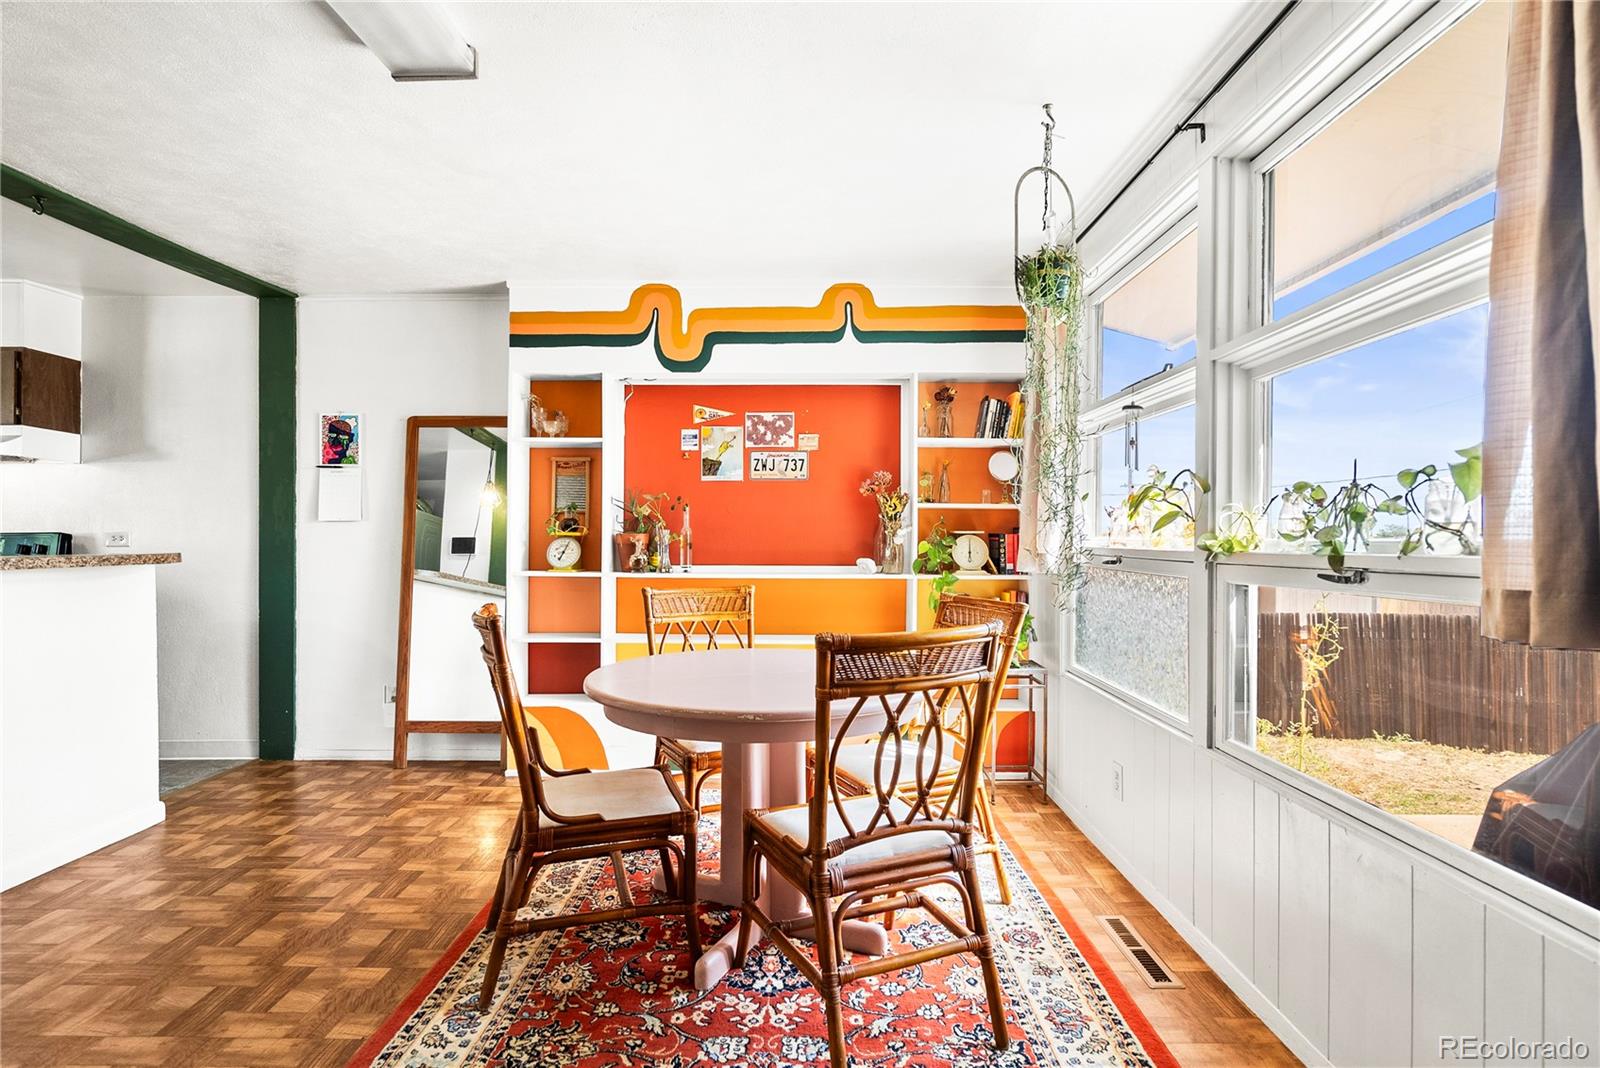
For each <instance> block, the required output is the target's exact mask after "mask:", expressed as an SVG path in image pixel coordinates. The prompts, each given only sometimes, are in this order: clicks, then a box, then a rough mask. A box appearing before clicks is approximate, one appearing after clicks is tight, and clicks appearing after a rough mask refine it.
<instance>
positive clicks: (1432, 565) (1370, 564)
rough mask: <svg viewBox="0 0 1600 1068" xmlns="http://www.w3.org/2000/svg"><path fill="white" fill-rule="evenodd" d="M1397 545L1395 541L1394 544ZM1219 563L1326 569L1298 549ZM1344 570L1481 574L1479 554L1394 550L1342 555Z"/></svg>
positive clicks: (1235, 557)
mask: <svg viewBox="0 0 1600 1068" xmlns="http://www.w3.org/2000/svg"><path fill="white" fill-rule="evenodd" d="M1397 544H1398V543H1397ZM1216 563H1217V564H1218V565H1219V566H1222V565H1227V564H1242V565H1246V566H1249V567H1282V568H1293V569H1295V570H1297V571H1319V572H1320V571H1329V572H1331V571H1332V570H1333V569H1332V568H1331V567H1329V566H1328V560H1327V558H1326V557H1323V556H1316V555H1313V554H1312V553H1301V552H1273V551H1270V550H1257V551H1255V552H1248V553H1235V554H1234V555H1232V556H1222V557H1218V558H1217V560H1216ZM1344 565H1345V570H1346V571H1351V570H1355V569H1360V570H1363V571H1373V572H1377V573H1379V574H1385V575H1438V576H1440V577H1442V578H1478V577H1479V576H1480V575H1482V573H1483V557H1481V556H1432V555H1428V554H1426V553H1414V554H1413V555H1411V556H1400V555H1398V554H1397V553H1394V552H1388V553H1385V552H1375V553H1351V554H1349V555H1348V556H1346V557H1345V558H1344Z"/></svg>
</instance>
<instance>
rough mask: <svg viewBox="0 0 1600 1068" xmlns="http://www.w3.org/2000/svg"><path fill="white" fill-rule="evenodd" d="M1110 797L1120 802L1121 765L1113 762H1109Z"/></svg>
mask: <svg viewBox="0 0 1600 1068" xmlns="http://www.w3.org/2000/svg"><path fill="white" fill-rule="evenodd" d="M1111 796H1112V797H1114V798H1116V799H1117V800H1118V801H1121V800H1122V765H1121V764H1118V763H1117V762H1116V761H1115V760H1113V761H1112V762H1111Z"/></svg>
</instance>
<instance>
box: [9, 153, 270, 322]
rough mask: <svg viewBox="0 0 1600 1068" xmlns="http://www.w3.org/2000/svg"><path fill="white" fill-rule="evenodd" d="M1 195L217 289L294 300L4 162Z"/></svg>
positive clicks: (267, 284) (268, 284) (259, 280)
mask: <svg viewBox="0 0 1600 1068" xmlns="http://www.w3.org/2000/svg"><path fill="white" fill-rule="evenodd" d="M0 196H4V197H6V198H7V199H8V200H15V201H17V202H18V203H19V204H26V205H27V206H28V207H29V208H32V209H34V210H35V211H42V212H43V214H45V215H48V216H49V217H50V218H52V219H59V220H60V221H62V222H64V223H66V224H68V225H69V226H76V227H77V228H78V229H80V230H84V231H87V232H88V233H91V234H94V235H95V236H96V237H103V238H105V239H106V240H107V241H110V242H112V243H113V244H117V245H121V246H122V247H123V248H126V249H132V250H133V251H134V252H137V253H139V254H140V255H141V256H149V257H150V258H151V259H153V260H159V261H160V262H162V263H165V264H167V265H168V266H169V267H176V268H178V270H180V271H187V272H188V273H189V274H192V275H197V276H199V277H201V278H204V279H206V280H207V281H211V282H215V283H217V284H218V285H220V286H226V287H228V288H229V289H236V290H238V291H239V292H240V293H248V294H249V295H250V296H252V297H262V298H267V297H287V298H289V299H291V300H292V299H294V294H293V293H291V292H289V291H288V290H287V289H284V288H282V287H281V286H275V285H273V284H272V283H271V282H263V281H262V280H261V279H259V278H255V277H253V276H251V275H248V274H245V273H244V272H243V271H238V270H234V269H233V268H232V267H229V266H228V265H227V264H224V263H218V262H217V261H216V260H214V259H211V258H210V257H209V256H202V255H200V253H198V252H194V251H192V250H190V249H186V248H184V247H183V246H182V245H179V244H176V243H175V242H172V241H168V240H167V239H166V238H164V237H161V236H159V235H157V234H153V233H151V232H150V231H149V230H146V229H145V228H144V227H142V226H135V225H134V224H133V223H131V222H128V221H127V220H126V219H119V218H117V217H116V216H115V215H112V214H111V213H110V212H107V211H103V210H101V209H100V208H97V207H95V206H94V205H93V204H89V203H87V202H85V201H82V200H79V199H78V198H77V197H75V196H73V195H72V194H70V193H63V192H62V191H61V190H59V189H57V188H56V187H55V186H53V185H47V184H46V183H44V182H41V181H40V180H39V179H37V178H34V177H32V176H30V175H26V174H23V173H22V172H21V171H19V170H17V169H16V168H15V167H10V166H7V165H6V164H3V163H0Z"/></svg>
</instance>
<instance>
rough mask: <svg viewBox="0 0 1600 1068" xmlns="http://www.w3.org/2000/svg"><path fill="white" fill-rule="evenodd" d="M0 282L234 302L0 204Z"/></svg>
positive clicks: (212, 287)
mask: <svg viewBox="0 0 1600 1068" xmlns="http://www.w3.org/2000/svg"><path fill="white" fill-rule="evenodd" d="M0 278H25V279H27V280H28V281H30V282H38V283H40V284H41V285H47V286H55V287H56V288H57V289H65V290H67V291H68V292H71V293H81V294H83V295H85V296H109V295H131V294H137V295H140V296H166V297H213V296H238V294H237V293H235V292H234V291H233V290H231V289H227V288H225V287H223V286H219V285H217V284H216V283H215V282H208V281H206V280H205V279H204V278H201V277H199V276H197V275H192V274H190V273H189V272H188V271H180V270H178V269H177V268H176V267H168V266H167V265H166V264H164V263H161V262H159V261H157V260H153V259H150V258H149V257H148V256H141V255H139V253H137V252H133V251H130V250H129V249H125V248H123V247H122V246H121V245H114V244H112V243H111V242H110V241H105V240H102V239H101V238H98V237H95V236H94V235H93V234H90V233H86V232H84V231H83V230H79V229H78V228H77V227H75V226H68V225H67V224H66V223H64V222H60V221H58V220H56V219H52V218H50V217H49V216H45V215H35V214H34V213H33V211H32V209H30V208H26V207H24V206H23V205H21V204H18V203H17V202H16V201H14V200H0Z"/></svg>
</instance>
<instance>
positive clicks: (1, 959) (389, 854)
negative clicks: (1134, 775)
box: [0, 761, 1294, 1068]
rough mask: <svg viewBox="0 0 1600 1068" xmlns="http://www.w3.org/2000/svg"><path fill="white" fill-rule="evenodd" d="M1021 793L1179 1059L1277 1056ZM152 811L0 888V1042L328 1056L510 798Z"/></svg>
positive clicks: (237, 1065) (373, 795)
mask: <svg viewBox="0 0 1600 1068" xmlns="http://www.w3.org/2000/svg"><path fill="white" fill-rule="evenodd" d="M1037 796H1038V795H1037V793H1036V792H1034V793H1025V792H1023V791H1021V790H1017V789H1010V788H1008V789H1005V790H1003V791H1002V796H1001V799H1000V802H1001V811H1002V818H1003V819H1005V820H1006V822H1007V825H1008V826H1009V827H1010V829H1011V833H1012V834H1013V835H1014V836H1016V839H1017V842H1016V844H1017V845H1018V846H1019V847H1020V848H1021V849H1022V850H1024V851H1026V853H1027V854H1028V856H1029V859H1030V861H1031V862H1032V863H1033V865H1034V866H1035V868H1036V869H1037V870H1039V872H1040V873H1041V875H1043V876H1044V877H1045V878H1046V879H1047V880H1048V882H1049V883H1050V884H1051V885H1052V887H1053V888H1054V889H1055V891H1056V893H1057V894H1058V896H1060V897H1061V898H1062V900H1063V901H1064V902H1065V903H1066V904H1067V906H1068V907H1069V908H1070V909H1072V910H1073V912H1074V914H1075V916H1076V917H1077V918H1078V921H1079V923H1080V925H1081V926H1082V927H1083V928H1084V930H1085V931H1086V932H1088V934H1089V937H1090V938H1091V939H1092V940H1093V941H1094V942H1095V943H1096V945H1097V946H1098V947H1099V949H1100V951H1101V953H1102V955H1103V956H1104V957H1105V958H1106V960H1107V961H1108V962H1109V963H1111V965H1112V966H1113V967H1114V968H1117V969H1118V970H1119V971H1124V970H1125V969H1126V965H1125V962H1124V961H1123V958H1122V957H1121V955H1120V954H1118V953H1117V952H1116V949H1115V947H1114V946H1113V945H1112V943H1111V942H1110V940H1109V939H1108V938H1106V937H1105V936H1104V934H1103V932H1101V931H1100V930H1099V928H1098V926H1097V925H1096V924H1095V923H1094V920H1093V915H1094V913H1095V912H1096V911H1099V910H1102V906H1108V907H1109V906H1114V909H1115V911H1118V912H1121V913H1123V914H1125V915H1128V916H1129V917H1131V918H1132V919H1134V920H1135V922H1136V923H1138V925H1139V926H1140V928H1141V929H1142V930H1143V931H1144V933H1145V935H1146V936H1147V937H1148V938H1149V939H1150V940H1151V941H1152V942H1153V943H1154V945H1155V946H1156V948H1157V949H1158V950H1159V951H1160V952H1161V953H1162V954H1163V956H1165V957H1166V959H1167V961H1168V962H1169V963H1170V964H1171V965H1172V967H1174V968H1176V969H1178V970H1180V971H1182V972H1183V975H1184V980H1185V981H1186V982H1187V983H1188V984H1189V986H1188V987H1187V988H1185V989H1183V990H1176V991H1159V992H1158V991H1150V990H1147V989H1146V988H1144V987H1143V985H1142V984H1140V983H1139V982H1138V980H1137V979H1136V978H1135V977H1134V976H1133V975H1132V973H1131V971H1126V973H1125V974H1126V982H1127V985H1128V987H1129V989H1130V990H1131V991H1132V992H1133V994H1134V996H1135V997H1136V998H1137V1000H1138V1001H1139V1004H1140V1005H1141V1007H1142V1008H1143V1009H1144V1011H1145V1013H1146V1014H1147V1015H1148V1016H1149V1017H1150V1018H1151V1021H1152V1022H1153V1023H1154V1025H1155V1026H1156V1028H1157V1030H1158V1031H1160V1032H1161V1033H1162V1034H1163V1036H1164V1037H1165V1038H1166V1040H1167V1041H1168V1043H1169V1044H1170V1045H1171V1046H1172V1048H1173V1051H1174V1053H1175V1054H1176V1055H1177V1056H1178V1058H1179V1060H1180V1061H1182V1062H1183V1063H1185V1064H1251V1065H1256V1064H1276V1063H1289V1064H1292V1063H1294V1061H1293V1058H1291V1057H1290V1056H1289V1054H1288V1052H1287V1051H1286V1050H1285V1049H1284V1048H1283V1047H1282V1046H1281V1045H1279V1044H1278V1042H1277V1040H1276V1039H1275V1038H1273V1036H1272V1035H1271V1034H1270V1032H1268V1031H1267V1030H1266V1028H1265V1027H1264V1026H1263V1025H1262V1024H1261V1023H1260V1022H1259V1021H1257V1020H1256V1019H1255V1018H1254V1017H1252V1016H1251V1015H1250V1013H1249V1011H1248V1010H1247V1009H1245V1008H1244V1006H1243V1005H1242V1004H1241V1003H1240V1002H1239V1001H1238V999H1236V998H1235V997H1234V996H1233V995H1232V994H1231V993H1229V992H1228V991H1227V989H1226V988H1224V987H1223V986H1222V984H1221V982H1220V981H1219V980H1217V978H1216V977H1215V976H1214V975H1212V974H1211V973H1210V972H1209V971H1208V970H1207V969H1206V968H1205V965H1204V964H1203V963H1201V962H1200V961H1199V959H1198V958H1196V957H1195V956H1194V955H1193V953H1191V952H1190V951H1189V950H1188V948H1187V947H1186V946H1185V945H1184V944H1183V943H1182V941H1181V940H1180V939H1179V938H1178V937H1177V935H1176V934H1175V933H1174V932H1173V931H1172V930H1171V928H1169V927H1168V926H1167V925H1166V924H1165V923H1164V922H1163V921H1161V919H1160V918H1159V916H1158V915H1157V914H1156V913H1155V911H1154V909H1152V908H1150V906H1148V905H1146V904H1145V903H1144V902H1143V900H1142V899H1141V898H1140V897H1139V895H1138V894H1137V893H1136V892H1135V891H1134V890H1133V889H1132V887H1131V886H1129V885H1128V883H1127V882H1126V881H1125V880H1123V879H1122V878H1121V876H1120V875H1118V874H1117V872H1116V871H1115V869H1113V868H1112V867H1111V865H1110V864H1109V863H1107V862H1106V860H1105V858H1104V857H1102V856H1101V855H1100V854H1099V852H1098V851H1096V850H1095V849H1094V847H1093V846H1091V845H1090V844H1089V843H1088V842H1087V841H1085V840H1084V839H1083V837H1082V835H1080V834H1079V833H1078V832H1077V830H1076V828H1074V827H1073V826H1072V824H1071V823H1070V822H1069V821H1068V820H1067V819H1066V817H1065V816H1063V815H1061V813H1060V812H1058V811H1056V810H1055V809H1054V808H1053V807H1051V806H1048V805H1045V804H1043V803H1041V802H1040V801H1038V800H1037ZM166 802H167V820H166V822H165V823H163V824H161V825H160V826H158V827H153V828H151V829H150V830H148V831H145V832H143V833H141V834H138V835H135V836H134V837H132V838H129V839H126V840H124V841H122V842H119V843H117V844H116V845H113V846H111V847H109V848H107V849H104V850H101V851H100V852H99V853H96V854H94V855H92V856H89V857H85V858H83V859H82V860H79V861H76V862H74V863H72V864H69V865H67V866H65V867H63V868H58V869H57V870H56V871H53V872H50V873H49V874H47V875H44V876H41V877H40V878H38V879H34V880H33V881H31V882H28V883H25V884H23V885H22V886H19V887H16V888H14V889H12V890H10V891H8V892H6V893H5V894H3V895H0V1063H3V1064H4V1065H15V1066H18V1068H24V1066H26V1068H45V1066H51V1065H74V1066H80V1065H81V1066H88V1065H119V1066H120V1065H160V1066H164V1068H189V1066H194V1068H202V1066H213V1065H215V1066H228V1068H242V1066H251V1065H270V1066H297V1068H298V1066H313V1065H339V1064H343V1063H344V1062H345V1060H347V1059H348V1058H349V1056H350V1055H351V1054H352V1053H353V1052H354V1051H355V1050H356V1048H357V1047H358V1046H359V1045H360V1044H361V1042H362V1041H363V1040H364V1039H365V1038H366V1037H367V1035H368V1034H370V1033H371V1032H372V1031H373V1030H374V1029H375V1028H376V1027H377V1026H378V1024H379V1023H380V1022H381V1021H382V1020H383V1018H384V1017H385V1016H387V1015H388V1014H389V1012H390V1011H391V1010H392V1009H393V1008H394V1006H395V1005H396V1004H397V1003H398V1002H399V1001H400V999H401V998H402V997H404V996H405V994H406V992H407V991H409V990H410V988H411V987H412V986H413V985H414V984H415V983H416V981H417V980H418V979H419V978H420V977H421V976H422V974H423V973H424V972H425V971H427V969H428V967H429V966H430V965H432V964H433V962H434V961H435V960H436V959H437V958H438V956H439V954H440V953H442V952H443V951H444V949H445V947H446V946H447V945H448V944H449V943H450V941H451V940H452V939H453V938H454V937H455V936H456V934H458V933H459V932H460V931H461V929H462V928H463V927H464V926H466V924H467V922H468V921H469V920H470V919H471V918H472V916H473V915H474V913H476V912H477V910H478V909H479V908H480V907H481V906H482V905H483V903H484V901H486V900H487V899H488V896H489V893H490V891H491V890H492V889H493V886H494V880H495V876H496V874H497V865H498V863H499V858H500V854H501V852H502V850H503V849H504V848H505V841H506V836H507V835H508V834H509V833H510V829H511V823H512V820H513V818H514V815H515V806H516V800H515V795H514V793H513V791H512V788H511V787H510V786H509V785H508V784H507V783H506V782H505V779H504V778H503V777H502V776H501V774H500V773H499V770H498V769H497V768H495V767H493V766H492V765H487V764H461V763H450V764H434V763H418V764H413V765H412V766H411V767H410V768H408V769H406V770H404V771H396V770H394V769H393V768H390V767H389V766H388V765H379V764H355V763H332V762H311V761H306V762H294V763H287V762H286V763H259V762H257V763H251V764H247V765H244V766H242V767H239V768H234V769H232V770H230V771H227V772H224V773H223V774H221V775H218V776H216V777H214V778H211V779H207V780H205V781H204V782H201V783H198V784H196V785H194V786H191V787H188V788H187V789H184V790H180V791H178V792H177V793H174V794H172V795H169V796H168V797H167V798H166Z"/></svg>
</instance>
